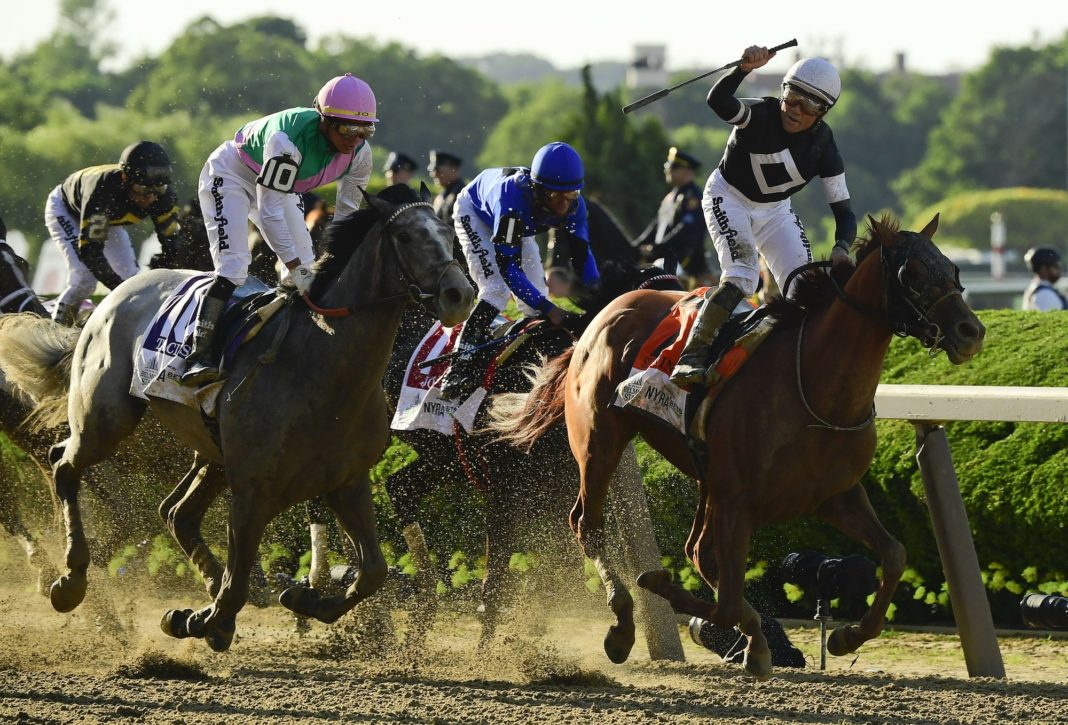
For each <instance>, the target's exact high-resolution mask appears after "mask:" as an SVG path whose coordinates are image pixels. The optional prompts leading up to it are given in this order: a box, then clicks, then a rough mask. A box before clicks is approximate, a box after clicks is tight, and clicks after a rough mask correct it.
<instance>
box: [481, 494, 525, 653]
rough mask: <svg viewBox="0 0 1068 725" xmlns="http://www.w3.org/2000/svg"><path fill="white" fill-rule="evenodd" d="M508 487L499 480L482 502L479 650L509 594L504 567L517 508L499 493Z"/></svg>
mask: <svg viewBox="0 0 1068 725" xmlns="http://www.w3.org/2000/svg"><path fill="white" fill-rule="evenodd" d="M506 486H508V483H507V482H506V481H505V480H504V479H503V477H502V478H499V479H498V480H496V481H494V486H493V489H492V490H491V491H490V492H489V496H488V498H487V501H486V576H485V578H483V580H482V608H483V612H482V634H481V636H480V638H479V646H480V647H486V646H487V645H489V644H490V643H491V642H492V641H493V637H494V635H495V634H496V631H497V623H498V622H499V621H500V614H501V605H502V604H503V603H504V599H505V595H506V592H507V591H509V588H510V585H511V584H512V579H513V577H511V576H510V572H509V569H508V565H509V563H510V562H511V559H512V552H514V551H515V550H516V548H517V547H516V535H517V528H518V522H517V521H516V516H515V514H516V512H517V511H518V508H519V502H517V501H516V500H515V499H514V497H513V496H510V495H509V494H508V492H506V491H502V490H500V489H501V488H503V487H506Z"/></svg>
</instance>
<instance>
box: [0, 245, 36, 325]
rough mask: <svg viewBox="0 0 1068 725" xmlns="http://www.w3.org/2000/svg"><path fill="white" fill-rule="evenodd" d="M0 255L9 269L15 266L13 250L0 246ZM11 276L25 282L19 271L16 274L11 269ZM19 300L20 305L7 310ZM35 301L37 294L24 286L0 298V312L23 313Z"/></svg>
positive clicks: (6, 246) (27, 286)
mask: <svg viewBox="0 0 1068 725" xmlns="http://www.w3.org/2000/svg"><path fill="white" fill-rule="evenodd" d="M0 255H2V256H3V258H4V263H5V264H7V265H9V266H10V267H12V268H14V267H15V266H16V265H17V262H16V261H15V257H16V256H17V255H15V252H14V250H13V249H11V248H10V247H9V246H8V245H7V244H3V245H0ZM12 274H15V276H16V278H17V279H19V280H20V281H25V277H24V275H22V273H21V270H19V272H18V274H16V273H15V271H14V269H12ZM19 299H22V303H21V304H19V306H18V307H16V308H15V309H11V310H9V309H7V307H8V305H10V304H12V303H13V302H16V301H17V300H19ZM36 299H37V293H36V292H34V291H33V288H32V287H30V286H29V285H25V284H24V285H23V286H22V287H19V288H18V289H16V290H15V291H14V292H10V293H8V294H7V295H5V296H4V297H2V298H0V312H5V313H13V312H24V311H25V310H26V308H27V307H31V306H32V305H33V303H34V301H35V300H36Z"/></svg>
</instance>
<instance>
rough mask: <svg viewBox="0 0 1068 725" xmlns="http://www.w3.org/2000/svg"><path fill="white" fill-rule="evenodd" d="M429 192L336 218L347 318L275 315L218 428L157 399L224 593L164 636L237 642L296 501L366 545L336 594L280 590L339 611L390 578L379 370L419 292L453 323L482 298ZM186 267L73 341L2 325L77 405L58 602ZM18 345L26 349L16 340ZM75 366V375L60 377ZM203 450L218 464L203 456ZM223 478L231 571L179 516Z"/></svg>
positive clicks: (204, 554) (133, 287)
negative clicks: (153, 332)
mask: <svg viewBox="0 0 1068 725" xmlns="http://www.w3.org/2000/svg"><path fill="white" fill-rule="evenodd" d="M428 197H429V194H428V193H426V190H425V188H424V194H423V197H422V198H421V199H417V198H416V197H415V195H414V192H412V191H411V190H410V189H407V187H400V186H399V185H398V186H396V187H391V189H387V190H386V191H385V192H383V193H382V194H381V195H379V197H368V199H367V201H368V204H369V206H370V208H369V209H367V210H364V211H362V212H359V213H357V214H355V215H353V216H352V217H351V218H350V219H348V220H346V222H344V223H341V224H338V225H336V226H335V230H336V234H335V236H334V238H333V239H332V240H330V242H328V245H329V252H330V254H329V255H328V256H327V257H326V258H324V260H322V262H321V263H320V264H319V265H318V270H319V271H318V275H317V278H316V282H315V284H314V285H313V288H312V292H311V295H312V298H313V299H316V300H318V301H319V304H321V305H322V306H323V308H324V309H331V310H336V311H337V312H338V315H339V316H337V317H330V318H329V319H327V320H324V319H323V318H320V317H319V316H318V315H315V314H312V313H310V312H308V311H306V310H300V309H298V308H295V307H291V308H290V309H289V312H288V314H282V315H278V316H275V317H274V318H272V320H271V321H270V322H269V323H268V324H267V325H266V326H265V328H264V329H263V330H262V331H261V333H260V334H259V335H258V336H257V337H256V338H254V339H253V340H252V341H250V342H249V343H248V344H247V345H246V346H245V347H246V349H245V351H244V354H242V355H239V356H238V358H237V360H236V361H235V363H234V366H233V369H232V370H231V375H230V377H229V378H228V379H227V380H226V382H225V383H224V385H223V388H222V391H221V393H220V396H219V407H218V430H217V435H212V433H211V432H209V431H208V430H207V429H206V427H205V426H204V423H203V421H202V419H201V415H200V412H199V411H196V410H193V409H191V408H188V407H186V406H183V405H180V404H177V403H173V402H171V401H166V400H161V399H152V400H151V401H150V402H149V403H148V404H147V405H148V406H150V407H151V408H152V410H153V412H155V414H156V416H157V417H158V418H159V419H160V420H161V421H162V422H163V424H164V425H165V426H166V427H167V428H169V429H170V431H171V432H172V433H173V434H174V436H175V437H177V438H178V439H179V440H180V441H181V442H183V443H184V444H186V445H188V446H189V447H191V448H193V449H194V450H195V451H196V452H197V456H198V460H197V461H196V462H195V463H194V465H193V467H192V468H191V469H190V471H189V473H188V474H187V475H186V477H185V478H184V479H183V480H182V482H181V483H180V484H179V486H178V488H176V489H175V491H174V492H173V493H172V494H171V496H169V497H168V500H167V502H165V506H168V505H169V506H170V509H169V511H167V512H166V513H167V514H168V521H169V522H172V533H175V536H176V538H178V539H179V544H180V545H181V546H182V548H183V550H184V551H185V552H186V553H187V554H188V555H189V556H190V558H191V560H192V561H193V563H194V565H195V566H196V567H197V569H198V570H199V572H200V574H201V576H202V577H203V578H204V580H205V583H206V585H207V588H208V591H209V593H210V594H211V595H212V596H213V598H214V601H213V602H212V604H211V605H209V606H207V607H205V608H203V609H200V610H198V611H196V612H191V611H190V610H181V611H179V610H172V611H170V612H168V613H167V614H166V615H165V616H164V620H163V622H162V626H163V629H164V631H165V632H167V633H168V634H170V635H172V636H175V637H202V638H204V639H205V640H206V641H207V642H208V644H209V646H211V647H212V648H213V649H215V650H220V651H221V650H225V649H227V648H228V647H229V646H230V644H231V642H232V640H233V636H234V632H235V622H236V615H237V613H238V612H239V611H240V610H241V608H242V607H243V606H244V604H245V602H246V600H247V597H248V586H249V574H250V571H251V569H252V567H253V566H254V564H255V558H256V553H257V548H258V545H259V542H260V539H261V537H262V535H263V531H264V529H265V527H266V526H267V524H268V523H269V522H270V521H271V520H272V519H273V518H274V517H275V516H276V515H277V514H278V513H280V512H281V511H283V510H285V509H286V508H289V507H290V506H292V505H294V504H296V503H300V502H303V501H307V500H309V499H311V498H313V497H315V496H319V495H323V496H324V499H325V501H326V503H327V505H328V506H329V507H330V508H331V509H333V511H334V513H335V514H336V515H337V517H338V520H339V521H340V522H341V525H342V528H343V529H344V530H345V533H346V534H347V535H348V537H349V539H350V540H351V541H352V544H353V546H354V547H355V548H356V550H357V552H358V553H359V556H360V564H361V567H360V572H359V575H358V576H357V578H356V580H355V581H354V582H353V583H352V584H351V585H350V586H349V587H348V588H347V590H346V591H345V592H344V594H342V595H338V596H332V597H321V596H320V595H319V593H318V592H316V591H314V590H313V589H309V588H304V587H291V588H290V589H287V590H286V591H285V592H283V594H282V596H281V601H282V604H284V605H285V606H287V607H289V608H290V609H292V610H294V611H296V612H298V613H300V614H303V615H306V616H311V617H315V618H317V619H320V620H321V621H324V622H333V621H335V620H336V619H337V618H339V617H340V616H341V615H343V614H344V613H345V612H347V611H349V610H350V609H351V608H352V607H354V606H355V605H356V604H357V603H358V602H359V601H361V600H362V599H365V598H366V597H368V596H370V595H371V594H373V593H374V592H375V591H377V590H378V588H379V587H380V586H381V584H382V581H383V579H384V577H385V575H386V564H385V560H384V558H383V556H382V552H381V549H380V547H379V544H378V540H377V532H376V529H375V521H374V508H373V504H372V500H371V492H370V485H369V481H368V471H369V469H370V467H371V466H372V465H373V464H374V463H375V462H376V461H377V460H378V458H379V456H380V455H381V452H382V450H383V449H384V448H385V445H386V443H387V441H388V421H387V418H386V402H385V398H384V395H383V393H382V389H381V385H380V380H381V378H382V375H383V374H384V372H385V367H386V362H387V361H388V358H389V353H390V349H391V347H392V343H393V338H394V336H395V334H396V331H397V327H398V326H399V324H400V318H401V314H402V312H403V310H404V307H405V305H406V304H407V302H408V301H409V300H410V298H412V297H415V298H417V299H418V300H419V301H420V302H422V303H423V304H424V305H426V306H427V307H428V308H429V309H433V310H434V314H435V315H436V316H437V317H438V318H439V319H441V321H442V322H443V323H445V324H448V325H452V324H455V323H457V322H459V321H461V320H463V319H464V318H465V317H466V315H467V313H468V312H469V310H470V307H471V304H472V302H473V298H474V293H473V290H472V288H471V286H470V285H469V284H468V282H467V280H466V279H465V278H464V275H463V273H462V271H461V270H460V269H459V267H458V266H457V265H456V263H455V262H454V261H453V259H452V231H451V230H450V229H448V228H447V227H446V225H445V224H444V223H442V222H441V221H440V220H438V219H437V217H435V216H434V214H433V211H432V208H431V205H430V204H429V201H428ZM189 276H190V273H188V272H180V271H169V270H155V271H152V272H147V273H144V274H141V275H137V276H135V277H133V278H131V279H129V280H127V281H126V282H124V283H123V284H122V285H120V286H119V287H117V288H116V289H115V290H114V291H113V292H112V293H111V294H110V295H108V297H107V298H105V300H104V301H103V302H102V303H101V304H100V306H99V307H97V309H96V310H94V312H93V314H92V316H91V317H90V319H89V321H88V322H87V323H86V326H85V329H84V331H83V333H82V335H81V336H80V338H79V339H78V340H77V344H76V346H72V345H59V346H57V345H54V344H52V345H50V344H49V341H48V339H47V334H46V333H45V332H44V331H40V332H39V333H38V334H35V333H34V332H33V328H34V325H27V326H26V327H28V328H29V329H28V330H22V331H19V332H18V334H14V333H12V334H3V333H0V349H2V352H0V357H2V360H0V365H2V367H3V369H4V371H5V372H6V373H7V374H8V375H9V376H11V377H12V379H14V380H16V382H19V384H21V385H24V386H25V387H26V388H27V389H28V392H30V393H31V394H32V395H33V397H34V398H35V399H36V400H38V401H39V405H40V406H41V407H42V409H43V410H48V409H53V408H55V407H56V403H57V401H66V404H67V409H66V412H67V416H66V417H67V420H68V423H69V425H70V431H71V433H70V437H69V438H68V439H67V440H66V441H64V442H62V443H60V444H58V445H57V446H55V447H54V448H53V449H52V451H51V455H50V458H51V461H52V473H53V477H54V485H55V491H56V495H57V496H58V498H59V500H60V502H61V505H62V508H63V514H64V521H65V523H66V526H67V556H66V565H67V573H66V574H65V575H63V576H62V577H61V578H60V579H59V580H58V581H57V582H56V583H55V584H54V585H53V587H52V592H51V598H52V604H53V606H54V607H55V608H56V609H57V610H59V611H70V610H72V609H74V608H75V607H76V606H77V605H78V604H79V603H80V602H81V600H82V598H83V597H84V594H85V590H86V586H87V580H86V567H87V564H88V557H87V553H86V540H85V535H84V533H83V530H82V524H81V519H80V513H79V509H78V499H77V494H78V484H79V480H80V478H81V475H82V473H83V472H84V471H85V470H86V469H87V468H88V467H89V466H91V465H93V464H95V463H97V462H99V461H101V460H104V459H105V458H107V457H108V456H109V455H111V453H113V452H114V450H115V448H116V447H117V446H118V444H119V442H120V441H121V440H122V439H123V438H125V437H126V436H128V435H129V434H130V433H132V432H133V430H134V428H135V427H136V426H137V423H138V421H139V420H140V418H141V416H142V415H143V413H144V411H145V409H146V403H145V401H143V400H140V399H138V398H135V397H133V396H132V395H130V394H129V386H130V380H131V375H132V373H133V366H132V361H133V352H134V346H135V341H136V339H137V338H138V336H139V335H140V334H141V333H142V332H143V331H144V329H145V328H146V327H147V325H148V324H149V322H150V321H151V320H152V318H153V317H154V316H155V314H156V312H157V311H158V310H159V308H160V307H161V305H162V304H163V303H164V302H165V301H166V300H167V299H168V298H169V296H170V295H171V293H172V291H173V290H174V289H175V288H177V287H178V286H179V285H180V284H181V283H182V282H184V281H185V280H187V279H188V278H189ZM346 313H351V314H346ZM38 322H41V321H38ZM49 324H50V323H49ZM276 340H277V343H276ZM9 346H11V347H13V348H18V353H17V354H15V355H9V354H7V353H8V347H9ZM67 369H69V370H70V377H69V380H68V379H66V378H65V377H64V375H63V373H64V371H65V370H67ZM205 461H206V462H214V463H217V464H221V466H214V467H213V466H209V465H202V464H203V463H204V462H205ZM213 471H223V472H224V473H225V476H223V475H219V474H217V473H213ZM225 487H229V489H230V491H231V494H232V498H231V505H230V513H229V520H228V523H229V526H228V547H227V563H226V568H225V570H224V569H223V567H222V566H221V564H220V563H219V562H218V561H217V560H216V559H215V557H214V555H213V554H212V553H211V551H210V550H209V549H208V547H207V546H206V545H205V544H204V542H203V541H202V540H200V539H199V530H198V529H197V528H196V526H193V527H191V528H189V529H185V530H184V538H183V536H182V535H180V534H182V533H183V532H180V531H174V530H173V522H175V521H180V520H188V519H190V518H191V519H193V521H194V523H197V522H198V521H197V517H198V516H199V515H202V513H203V509H206V507H207V504H210V502H211V500H213V499H214V498H215V497H216V496H217V495H218V493H220V492H221V491H222V490H223V489H224V488H225ZM190 537H192V538H190Z"/></svg>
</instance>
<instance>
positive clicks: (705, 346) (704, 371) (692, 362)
mask: <svg viewBox="0 0 1068 725" xmlns="http://www.w3.org/2000/svg"><path fill="white" fill-rule="evenodd" d="M744 297H745V295H744V294H742V291H741V290H740V289H738V288H737V287H735V286H734V285H733V284H731V283H730V282H724V283H722V284H720V286H719V287H716V288H715V289H714V290H711V291H710V292H708V293H707V294H706V295H705V303H704V305H702V307H701V310H700V311H699V312H698V313H697V321H696V322H695V323H694V325H693V329H692V330H691V331H690V339H689V340H687V341H686V347H684V348H683V349H682V354H681V355H679V362H678V364H677V365H675V369H674V370H673V371H672V372H671V382H673V383H675V384H676V385H678V386H679V387H681V388H686V387H689V386H691V385H698V384H702V385H703V384H704V383H706V382H707V381H708V357H709V354H710V353H711V352H712V342H713V341H714V340H715V339H716V336H717V335H719V330H720V328H721V327H723V323H724V322H726V321H727V319H728V318H729V317H730V316H731V313H732V312H734V308H735V307H737V306H738V303H739V302H741V301H742V299H744Z"/></svg>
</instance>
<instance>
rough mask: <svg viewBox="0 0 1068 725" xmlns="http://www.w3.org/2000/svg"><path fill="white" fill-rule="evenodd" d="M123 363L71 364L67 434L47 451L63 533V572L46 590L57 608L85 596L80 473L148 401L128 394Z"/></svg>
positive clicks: (105, 453) (107, 452)
mask: <svg viewBox="0 0 1068 725" xmlns="http://www.w3.org/2000/svg"><path fill="white" fill-rule="evenodd" d="M120 368H122V366H112V367H107V366H105V365H101V366H99V367H91V366H86V367H83V368H77V367H76V368H75V370H74V373H73V374H72V376H71V390H70V395H69V397H68V413H69V416H68V418H69V420H68V423H69V425H70V437H69V438H67V439H66V440H65V441H62V442H60V443H57V444H56V445H54V446H52V448H51V449H50V450H49V452H48V460H49V463H51V464H52V485H53V487H54V491H55V494H56V498H57V499H58V500H59V504H60V510H61V511H62V513H63V523H64V526H65V528H66V533H67V547H66V549H67V551H66V557H65V564H66V568H67V573H66V574H63V575H61V576H60V577H59V579H57V580H56V581H55V582H54V583H53V584H52V588H51V590H50V591H49V599H50V600H51V602H52V607H53V608H54V609H55V610H56V611H57V612H70V611H72V610H73V609H74V608H75V607H77V606H78V605H79V604H81V602H82V599H84V598H85V590H86V588H87V586H88V579H87V571H88V568H89V547H88V545H87V542H86V538H85V529H84V527H83V525H82V518H81V511H80V509H79V506H78V489H79V486H80V484H81V478H82V474H83V473H84V472H85V470H86V469H87V468H89V467H90V466H92V465H93V464H95V463H99V462H100V461H102V460H104V459H106V458H108V457H109V456H111V455H112V454H114V453H115V450H116V449H117V448H118V446H119V443H120V442H121V441H122V440H123V439H124V438H126V437H127V436H129V435H130V434H131V433H132V432H133V430H134V428H136V427H137V423H138V422H139V421H140V420H141V416H142V415H144V412H145V408H146V406H147V403H145V401H143V400H140V399H138V398H135V397H133V396H132V395H129V393H128V392H127V390H128V389H129V386H130V376H129V371H128V370H126V371H125V373H124V372H123V370H122V369H120Z"/></svg>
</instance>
